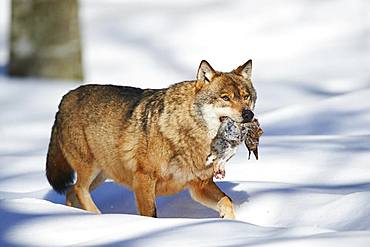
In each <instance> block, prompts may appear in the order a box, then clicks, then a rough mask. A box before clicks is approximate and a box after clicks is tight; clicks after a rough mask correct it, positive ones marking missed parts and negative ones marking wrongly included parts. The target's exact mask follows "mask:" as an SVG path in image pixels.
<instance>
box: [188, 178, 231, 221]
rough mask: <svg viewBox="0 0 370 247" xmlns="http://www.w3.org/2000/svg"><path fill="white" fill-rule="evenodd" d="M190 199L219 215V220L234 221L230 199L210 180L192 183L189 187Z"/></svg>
mask: <svg viewBox="0 0 370 247" xmlns="http://www.w3.org/2000/svg"><path fill="white" fill-rule="evenodd" d="M189 190H190V195H191V197H192V198H193V199H194V200H195V201H197V202H199V203H201V204H203V205H204V206H206V207H209V208H212V209H214V210H216V211H218V212H219V213H220V217H221V218H225V219H235V213H234V206H233V203H232V202H231V199H230V198H229V197H228V196H227V195H226V194H225V193H224V192H223V191H222V190H221V189H220V188H218V187H217V185H216V184H215V182H213V180H212V178H210V179H209V180H207V181H197V182H192V183H191V184H190V186H189Z"/></svg>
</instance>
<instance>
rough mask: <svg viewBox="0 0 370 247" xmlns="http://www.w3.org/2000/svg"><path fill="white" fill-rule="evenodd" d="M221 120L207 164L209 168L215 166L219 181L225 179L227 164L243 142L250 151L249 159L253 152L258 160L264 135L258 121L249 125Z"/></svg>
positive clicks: (215, 174) (224, 118)
mask: <svg viewBox="0 0 370 247" xmlns="http://www.w3.org/2000/svg"><path fill="white" fill-rule="evenodd" d="M220 120H221V125H220V128H219V129H218V132H217V135H216V137H215V138H214V139H213V140H212V143H211V153H210V155H209V156H208V158H207V162H206V165H207V166H209V165H213V170H214V177H215V178H217V179H220V178H224V177H225V164H226V162H227V161H228V160H229V159H230V158H231V157H232V156H234V154H235V152H236V149H237V148H238V146H239V145H240V144H241V143H242V142H243V141H244V143H245V145H246V147H247V149H248V151H249V157H248V159H249V158H250V154H251V152H253V154H254V155H255V157H256V159H258V144H259V137H260V136H261V135H262V134H263V131H262V129H261V127H260V125H259V122H258V120H257V119H254V120H252V122H249V123H238V122H235V121H233V120H232V119H231V118H228V117H223V118H221V119H220Z"/></svg>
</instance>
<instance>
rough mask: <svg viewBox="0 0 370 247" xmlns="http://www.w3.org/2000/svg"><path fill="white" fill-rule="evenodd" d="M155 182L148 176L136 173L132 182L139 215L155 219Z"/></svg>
mask: <svg viewBox="0 0 370 247" xmlns="http://www.w3.org/2000/svg"><path fill="white" fill-rule="evenodd" d="M155 184H156V181H155V180H153V179H152V178H151V176H150V175H147V174H144V173H139V172H137V173H136V174H135V177H134V181H133V190H134V193H135V199H136V205H137V208H138V211H139V213H140V215H143V216H150V217H157V210H156V207H155Z"/></svg>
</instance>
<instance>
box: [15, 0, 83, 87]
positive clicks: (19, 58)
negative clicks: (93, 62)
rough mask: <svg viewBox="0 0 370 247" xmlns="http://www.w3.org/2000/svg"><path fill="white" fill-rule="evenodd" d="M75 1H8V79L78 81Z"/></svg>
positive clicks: (80, 58)
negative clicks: (28, 77) (9, 27)
mask: <svg viewBox="0 0 370 247" xmlns="http://www.w3.org/2000/svg"><path fill="white" fill-rule="evenodd" d="M78 18H79V17H78V2H77V0H12V15H11V37H10V61H9V66H8V73H9V74H10V75H12V76H32V77H41V78H60V79H77V80H82V78H83V72H82V57H81V41H80V28H79V19H78Z"/></svg>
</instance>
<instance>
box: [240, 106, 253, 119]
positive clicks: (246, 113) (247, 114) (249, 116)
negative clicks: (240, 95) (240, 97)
mask: <svg viewBox="0 0 370 247" xmlns="http://www.w3.org/2000/svg"><path fill="white" fill-rule="evenodd" d="M253 117H254V113H253V112H252V111H251V110H249V109H247V108H244V109H243V112H242V118H243V122H250V121H252V119H253Z"/></svg>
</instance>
